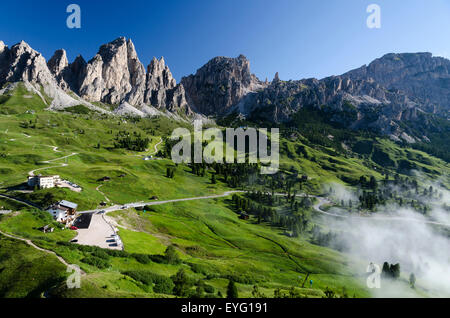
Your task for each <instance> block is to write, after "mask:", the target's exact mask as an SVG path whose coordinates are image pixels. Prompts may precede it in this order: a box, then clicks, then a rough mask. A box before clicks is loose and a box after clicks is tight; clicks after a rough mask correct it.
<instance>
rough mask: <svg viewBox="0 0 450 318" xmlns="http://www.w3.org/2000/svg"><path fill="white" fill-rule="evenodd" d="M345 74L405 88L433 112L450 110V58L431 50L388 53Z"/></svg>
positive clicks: (393, 87) (395, 87) (353, 77)
mask: <svg viewBox="0 0 450 318" xmlns="http://www.w3.org/2000/svg"><path fill="white" fill-rule="evenodd" d="M344 76H348V77H350V78H352V79H355V80H369V79H373V80H374V81H375V82H377V83H379V84H381V85H383V86H384V87H386V88H388V89H398V90H401V91H404V92H405V93H406V94H408V95H409V96H413V97H414V98H416V99H418V100H420V104H421V107H422V108H423V109H424V110H426V111H428V112H432V113H438V114H443V115H446V116H448V115H449V114H450V60H447V59H445V58H442V57H433V56H432V54H431V53H405V54H387V55H385V56H383V57H382V58H379V59H376V60H375V61H373V62H372V63H370V64H369V65H368V66H366V65H364V66H362V67H360V68H358V69H356V70H353V71H350V72H348V73H346V74H344Z"/></svg>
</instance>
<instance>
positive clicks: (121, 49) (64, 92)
mask: <svg viewBox="0 0 450 318" xmlns="http://www.w3.org/2000/svg"><path fill="white" fill-rule="evenodd" d="M16 82H24V83H26V85H27V87H28V88H30V89H32V90H33V91H34V92H38V93H39V91H40V87H39V86H42V87H43V88H44V92H45V93H46V94H47V95H48V96H49V97H50V98H52V99H53V102H52V104H51V105H49V106H50V108H54V109H61V108H65V107H69V106H74V105H79V104H83V105H86V106H88V107H90V108H94V109H96V110H99V109H100V108H99V107H97V106H95V105H94V104H93V103H95V102H102V103H105V104H110V105H117V106H119V105H120V106H121V107H119V108H118V109H119V111H122V110H123V109H127V114H130V113H133V112H134V114H135V115H139V116H141V115H146V114H147V115H155V114H156V113H158V114H159V113H160V112H169V113H173V114H178V115H183V116H191V115H193V112H192V111H191V109H190V108H189V105H188V103H187V101H186V97H185V92H184V88H183V86H182V85H181V84H178V85H177V84H176V81H175V79H174V78H173V77H172V74H171V72H170V70H169V68H168V67H167V66H166V65H165V61H164V59H163V58H161V59H160V60H158V59H156V58H153V60H152V61H151V62H150V64H149V66H148V67H147V71H146V69H145V68H144V66H143V65H142V63H141V62H140V60H139V58H138V56H137V53H136V50H135V48H134V44H133V42H132V41H131V40H126V39H125V38H123V37H121V38H118V39H116V40H114V41H112V42H110V43H108V44H105V45H102V46H101V47H100V49H99V51H98V53H97V55H95V56H94V57H93V58H92V59H91V60H90V61H89V62H86V61H85V60H84V59H83V57H81V56H78V57H77V58H76V59H75V60H74V61H73V63H70V64H69V62H68V60H67V55H66V51H65V50H63V49H61V50H57V51H56V52H55V54H54V55H53V57H52V58H51V59H50V60H49V61H48V63H47V62H46V61H45V59H44V57H43V56H42V55H41V54H40V53H38V52H36V51H35V50H33V49H32V48H31V47H30V46H29V45H28V44H27V43H25V42H21V43H19V44H16V45H14V46H13V47H12V48H11V49H9V48H8V47H7V46H5V45H4V43H3V42H0V85H1V86H3V85H5V84H6V83H16ZM134 108H135V109H134ZM102 111H105V110H103V109H102Z"/></svg>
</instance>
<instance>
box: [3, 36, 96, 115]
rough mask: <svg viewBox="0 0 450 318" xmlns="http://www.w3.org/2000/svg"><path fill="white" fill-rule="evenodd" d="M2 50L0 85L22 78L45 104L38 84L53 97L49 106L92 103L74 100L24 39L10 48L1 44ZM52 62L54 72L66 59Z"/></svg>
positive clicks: (28, 87) (15, 81)
mask: <svg viewBox="0 0 450 318" xmlns="http://www.w3.org/2000/svg"><path fill="white" fill-rule="evenodd" d="M2 50H3V52H2V54H1V63H2V67H1V71H0V86H2V85H3V84H5V83H17V82H23V83H24V84H25V87H26V88H27V89H28V90H30V91H33V92H34V93H35V94H37V95H38V96H40V97H41V98H42V100H43V102H44V103H45V104H47V101H46V99H45V98H44V96H43V95H42V94H41V88H43V90H44V93H45V94H46V95H47V96H48V97H50V98H52V104H51V105H48V106H50V107H51V108H64V107H69V106H74V105H79V104H85V105H87V106H88V107H94V106H93V105H90V104H89V103H86V102H84V101H79V100H75V99H74V98H72V97H71V96H69V95H68V94H67V93H66V92H65V91H64V90H63V89H61V87H60V86H59V85H58V83H57V81H56V79H55V76H54V74H52V72H50V70H49V68H48V66H47V62H46V60H45V58H44V57H43V56H42V55H41V54H40V53H38V52H36V51H35V50H33V49H32V48H31V47H30V46H29V45H28V44H27V43H25V42H23V41H22V42H20V43H19V44H16V45H14V46H13V47H11V49H8V48H6V47H5V46H3V48H2ZM61 57H62V55H61ZM51 65H52V67H53V70H54V71H55V74H56V73H59V72H60V71H61V70H62V69H64V65H65V63H64V61H63V58H60V59H58V58H57V57H55V59H54V60H53V61H52V63H51ZM100 111H102V110H100Z"/></svg>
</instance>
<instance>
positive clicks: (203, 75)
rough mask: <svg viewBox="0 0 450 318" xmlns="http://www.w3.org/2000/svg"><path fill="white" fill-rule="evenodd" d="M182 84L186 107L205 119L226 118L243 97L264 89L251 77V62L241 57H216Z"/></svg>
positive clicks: (262, 84) (183, 80)
mask: <svg viewBox="0 0 450 318" xmlns="http://www.w3.org/2000/svg"><path fill="white" fill-rule="evenodd" d="M181 83H182V84H183V86H184V88H185V90H186V94H187V98H188V101H189V104H190V105H191V106H192V107H193V108H194V109H195V110H197V111H198V112H200V113H203V114H205V115H217V114H219V115H220V114H225V113H227V112H228V111H229V110H230V109H231V108H232V107H233V106H235V105H236V104H238V103H239V102H240V101H241V99H242V98H243V97H244V96H246V95H247V94H249V93H251V92H254V91H256V90H258V89H262V88H263V87H264V86H265V84H264V83H262V82H261V81H259V80H258V79H257V78H256V76H254V75H253V74H251V72H250V62H249V61H248V60H247V58H246V57H245V56H243V55H240V56H239V57H237V58H227V57H216V58H214V59H212V60H211V61H209V62H208V63H207V64H206V65H204V66H203V67H202V68H200V69H199V70H198V71H197V73H196V74H195V75H190V76H188V77H184V78H183V79H182V80H181Z"/></svg>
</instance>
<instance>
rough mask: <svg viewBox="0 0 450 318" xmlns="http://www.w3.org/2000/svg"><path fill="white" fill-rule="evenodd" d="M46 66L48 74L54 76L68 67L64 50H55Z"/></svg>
mask: <svg viewBox="0 0 450 318" xmlns="http://www.w3.org/2000/svg"><path fill="white" fill-rule="evenodd" d="M47 65H48V68H49V70H50V72H52V73H53V74H54V75H56V76H58V75H60V74H61V72H62V71H63V70H64V69H66V68H67V67H68V66H69V61H68V60H67V54H66V51H65V50H64V49H61V50H57V51H56V52H55V54H53V56H52V57H51V58H50V60H49V61H48V63H47Z"/></svg>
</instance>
